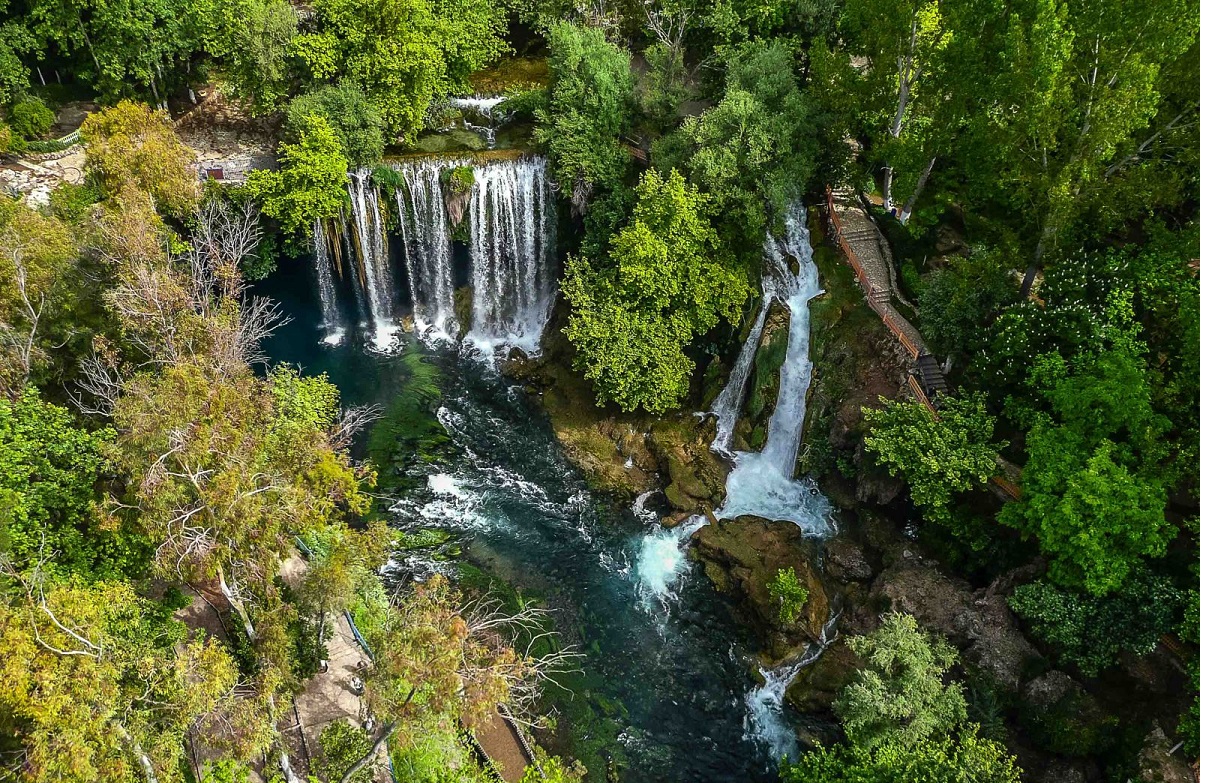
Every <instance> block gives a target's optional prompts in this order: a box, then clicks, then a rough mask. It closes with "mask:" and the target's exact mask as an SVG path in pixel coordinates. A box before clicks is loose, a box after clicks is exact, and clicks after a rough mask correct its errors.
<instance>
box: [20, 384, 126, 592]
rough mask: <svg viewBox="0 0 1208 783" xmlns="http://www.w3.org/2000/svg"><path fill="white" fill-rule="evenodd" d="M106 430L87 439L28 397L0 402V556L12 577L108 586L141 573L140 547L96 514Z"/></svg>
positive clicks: (60, 412)
mask: <svg viewBox="0 0 1208 783" xmlns="http://www.w3.org/2000/svg"><path fill="white" fill-rule="evenodd" d="M113 437H114V433H113V431H112V430H110V429H104V430H99V431H97V432H88V431H87V430H84V429H81V428H79V427H78V426H76V424H75V422H74V421H72V418H71V415H70V414H69V413H68V412H67V411H66V410H65V409H63V408H60V407H58V406H56V405H51V404H49V403H46V402H43V401H42V400H41V399H39V397H38V393H37V391H36V390H34V389H32V388H28V389H26V390H25V391H24V392H23V393H22V394H21V395H20V396H18V397H17V398H16V399H15V400H12V401H9V400H7V399H0V552H2V553H4V556H5V557H7V558H8V559H9V561H10V562H11V563H12V564H13V565H14V566H15V567H16V568H18V569H20V570H26V569H29V568H32V567H33V566H34V565H36V564H37V563H38V561H39V560H40V559H45V560H46V563H45V565H44V566H43V569H44V570H45V571H47V572H49V573H53V574H55V575H60V576H62V575H67V574H76V575H79V576H84V577H101V578H114V577H120V576H121V575H122V574H124V573H126V574H129V573H132V572H136V571H138V570H140V567H141V566H142V564H143V560H144V558H146V556H147V554H148V553H147V552H146V548H145V546H144V545H143V542H142V541H141V540H140V539H139V538H138V536H137V535H136V534H134V533H133V532H132V531H130V530H128V529H123V528H120V527H119V528H117V529H114V528H113V526H112V525H107V524H105V519H104V516H103V515H102V514H99V513H97V511H98V507H97V504H98V502H99V501H100V499H101V493H100V486H101V482H102V480H103V479H105V478H106V477H108V476H109V475H111V474H112V473H113V469H112V466H111V465H110V462H109V459H108V457H107V455H106V453H105V452H106V448H107V446H108V444H110V443H111V442H112V441H113Z"/></svg>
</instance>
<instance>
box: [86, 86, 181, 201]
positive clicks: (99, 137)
mask: <svg viewBox="0 0 1208 783" xmlns="http://www.w3.org/2000/svg"><path fill="white" fill-rule="evenodd" d="M80 139H81V140H83V142H84V143H85V144H86V145H87V153H86V156H85V165H86V167H87V171H88V173H89V174H91V175H92V176H94V177H96V179H97V181H98V182H99V183H100V185H101V187H102V188H104V190H105V193H106V194H107V195H109V196H113V195H115V194H117V193H120V192H121V191H122V190H123V189H124V188H127V187H134V188H137V189H138V190H140V191H142V192H144V193H147V194H148V195H150V196H151V198H152V199H154V201H155V206H156V207H157V208H159V209H161V210H163V211H165V212H168V213H170V214H173V215H176V216H183V215H185V214H187V213H188V212H189V211H190V210H191V209H192V208H193V207H194V206H195V205H196V204H197V199H198V196H199V189H198V187H197V177H196V176H195V175H194V174H193V172H192V171H191V170H190V169H189V165H190V164H191V163H192V162H193V151H192V150H190V149H189V148H188V147H187V146H185V144H184V142H182V141H181V140H180V137H179V136H177V135H176V130H175V129H174V128H173V126H172V119H171V118H170V117H169V116H168V113H167V112H166V111H161V110H152V109H150V108H149V107H147V106H146V105H144V104H141V103H133V102H131V101H122V102H121V103H119V104H117V105H116V106H113V107H111V108H108V109H103V110H101V111H99V112H96V113H94V114H90V115H88V119H86V120H84V124H83V125H82V126H80Z"/></svg>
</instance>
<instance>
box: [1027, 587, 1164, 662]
mask: <svg viewBox="0 0 1208 783" xmlns="http://www.w3.org/2000/svg"><path fill="white" fill-rule="evenodd" d="M1186 603H1187V600H1186V596H1185V595H1184V593H1183V592H1182V591H1180V590H1178V589H1177V588H1175V586H1174V584H1173V583H1171V581H1170V580H1169V579H1167V578H1165V577H1162V576H1158V575H1156V574H1154V573H1152V572H1150V571H1148V570H1143V571H1140V572H1138V573H1135V574H1133V575H1132V576H1131V577H1130V578H1129V580H1128V581H1127V582H1126V583H1125V584H1124V585H1123V587H1122V588H1121V589H1120V591H1119V592H1117V593H1113V594H1111V595H1108V596H1104V597H1102V598H1096V597H1094V596H1087V595H1085V594H1083V593H1081V592H1079V591H1076V590H1065V589H1062V588H1060V587H1056V586H1054V585H1051V584H1049V583H1047V582H1032V583H1030V584H1026V585H1022V586H1020V587H1018V588H1016V590H1015V592H1014V593H1013V594H1012V595H1011V598H1010V604H1011V608H1012V609H1014V610H1015V612H1016V614H1018V615H1019V616H1020V617H1021V618H1023V619H1024V620H1025V621H1026V622H1027V623H1028V625H1029V627H1030V629H1031V631H1032V632H1033V633H1034V634H1036V635H1037V636H1038V637H1040V638H1041V639H1043V640H1044V641H1045V642H1047V643H1048V644H1051V645H1052V646H1053V647H1054V648H1056V650H1057V654H1058V657H1059V660H1060V662H1061V663H1062V664H1063V665H1074V666H1077V667H1078V669H1079V670H1081V671H1082V673H1083V674H1085V675H1086V676H1087V677H1096V676H1098V674H1099V672H1101V671H1102V670H1103V669H1105V668H1107V667H1109V666H1111V665H1112V664H1114V663H1115V662H1116V660H1117V658H1118V657H1119V655H1120V654H1121V653H1123V652H1130V653H1132V654H1134V655H1138V656H1144V655H1148V654H1149V653H1151V652H1153V650H1154V648H1155V647H1157V644H1158V639H1159V638H1160V637H1161V636H1162V634H1164V633H1168V632H1170V631H1171V630H1172V629H1173V628H1174V627H1175V623H1176V620H1177V619H1178V617H1179V613H1180V609H1182V607H1183V606H1185V605H1186Z"/></svg>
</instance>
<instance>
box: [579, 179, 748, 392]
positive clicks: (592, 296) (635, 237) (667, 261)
mask: <svg viewBox="0 0 1208 783" xmlns="http://www.w3.org/2000/svg"><path fill="white" fill-rule="evenodd" d="M707 205H708V201H707V199H706V197H705V196H703V195H702V194H700V193H698V192H697V191H696V189H695V188H694V187H692V186H691V185H688V184H687V183H685V182H684V179H683V177H681V176H680V174H679V173H678V172H676V171H672V172H671V173H670V175H668V176H667V178H666V179H664V178H663V177H661V176H660V175H659V174H658V173H657V172H655V171H648V172H646V173H645V174H644V175H643V176H642V180H641V182H640V183H639V184H638V187H637V206H636V207H635V208H634V212H633V216H632V218H631V219H630V221H629V223H628V224H627V225H625V227H623V228H622V229H621V231H620V232H619V233H618V234H616V235H615V236H614V237H613V238H612V242H611V249H610V251H609V257H608V260H607V262H606V263H605V264H602V265H601V266H600V268H594V269H593V268H592V265H591V264H590V263H589V262H588V261H587V260H586V259H582V258H573V259H571V261H570V262H569V264H568V267H567V273H566V278H565V280H564V282H563V291H564V293H565V294H566V297H567V300H568V301H569V302H570V305H571V317H570V323H569V324H568V325H567V327H566V334H567V336H568V337H569V338H570V341H571V343H572V344H574V346H575V348H576V350H577V356H576V362H577V365H578V366H579V367H580V368H582V369H583V370H584V372H585V374H586V376H587V378H588V379H590V380H591V381H592V383H593V384H594V386H595V389H596V393H597V396H598V398H599V401H600V403H601V404H603V403H604V402H607V401H612V402H616V403H617V404H618V405H620V406H621V408H622V409H624V410H635V409H637V408H639V407H640V408H643V409H645V410H648V411H651V412H662V411H665V410H667V409H668V408H670V407H672V406H674V405H675V404H677V403H678V402H679V401H680V400H681V399H683V396H684V395H685V394H686V393H687V391H688V379H689V376H690V375H691V372H692V367H693V364H692V361H691V360H690V359H689V358H688V357H687V356H686V355H684V348H685V346H687V345H688V343H689V342H690V341H691V340H692V338H693V337H694V336H696V335H700V334H703V333H704V332H706V331H708V330H709V329H711V328H713V326H714V325H716V324H717V323H718V321H720V320H721V319H722V318H725V319H727V320H728V321H730V322H731V323H737V322H738V319H739V317H740V315H741V307H742V303H743V302H744V301H746V298H747V294H748V290H749V289H748V286H747V285H746V283H745V281H744V280H743V278H742V276H741V275H740V274H739V273H738V271H737V270H736V269H735V268H734V265H733V263H732V262H730V261H728V259H727V258H726V256H725V254H724V253H723V252H722V251H721V249H720V248H719V240H718V237H717V232H716V231H714V230H713V228H712V226H710V225H709V222H708V220H706V218H705V211H706V209H707Z"/></svg>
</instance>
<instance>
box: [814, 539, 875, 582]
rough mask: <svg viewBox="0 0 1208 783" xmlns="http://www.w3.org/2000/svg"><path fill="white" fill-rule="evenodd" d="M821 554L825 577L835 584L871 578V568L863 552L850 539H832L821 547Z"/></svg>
mask: <svg viewBox="0 0 1208 783" xmlns="http://www.w3.org/2000/svg"><path fill="white" fill-rule="evenodd" d="M822 553H823V567H824V568H825V569H826V575H827V576H829V577H831V578H832V579H834V580H835V581H836V582H839V583H841V584H843V583H847V582H863V581H867V580H869V579H871V578H872V566H870V565H869V564H868V560H867V559H866V558H865V557H864V550H863V549H862V548H861V547H860V545H859V544H857V543H856V542H854V541H852V540H851V539H848V538H843V537H836V538H832V539H830V540H829V541H827V542H826V543H825V544H823V545H822Z"/></svg>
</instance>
